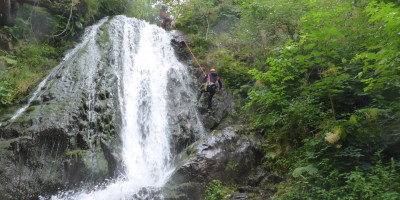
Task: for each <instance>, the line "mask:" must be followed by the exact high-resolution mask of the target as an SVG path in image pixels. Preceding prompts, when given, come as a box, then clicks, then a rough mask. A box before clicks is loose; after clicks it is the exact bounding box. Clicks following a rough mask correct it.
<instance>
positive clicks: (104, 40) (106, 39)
mask: <svg viewBox="0 0 400 200" xmlns="http://www.w3.org/2000/svg"><path fill="white" fill-rule="evenodd" d="M101 30H103V33H102V34H100V35H99V36H97V42H98V43H100V44H104V43H107V42H110V32H109V31H108V28H107V26H106V25H103V26H101Z"/></svg>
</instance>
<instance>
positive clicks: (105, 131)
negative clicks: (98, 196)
mask: <svg viewBox="0 0 400 200" xmlns="http://www.w3.org/2000/svg"><path fill="white" fill-rule="evenodd" d="M103 29H107V27H106V26H104V28H103ZM100 37H104V36H103V32H102V31H99V32H97V37H96V38H100ZM98 42H99V41H98V39H95V40H94V41H89V42H88V43H87V44H86V45H83V46H82V48H81V49H79V50H78V51H77V52H76V53H75V54H73V55H72V56H71V57H70V58H69V59H67V60H65V61H64V62H63V63H61V64H60V65H59V66H57V67H56V68H55V70H54V71H53V72H52V74H50V75H49V78H48V81H47V82H46V84H45V85H44V87H43V89H42V90H41V91H40V92H39V93H38V95H37V98H35V99H34V100H33V101H32V102H31V104H30V106H29V107H28V108H27V109H26V111H25V112H24V113H23V114H21V115H20V116H19V117H18V118H16V119H15V120H9V121H8V122H5V123H3V124H2V126H1V127H0V163H2V165H1V166H0V185H2V187H0V199H15V198H17V199H27V198H30V197H36V198H37V197H38V196H39V195H45V194H46V193H49V194H51V193H54V192H55V191H57V190H58V189H60V188H67V187H69V186H73V185H75V184H80V183H81V182H85V183H91V182H92V183H99V182H101V181H102V180H105V179H107V178H110V177H113V176H114V175H115V173H116V171H117V170H118V169H119V168H121V160H120V156H119V154H120V148H119V147H120V146H121V141H120V136H119V133H120V130H121V124H122V122H121V113H120V112H121V111H120V109H119V108H120V105H119V98H118V87H119V86H118V81H119V80H118V77H117V75H116V72H115V70H114V69H113V68H112V67H111V66H110V64H109V63H110V58H109V56H108V55H107V54H108V53H107V52H108V51H109V48H110V45H109V43H107V41H102V45H101V46H100V45H98ZM88 55H90V56H88ZM92 55H95V56H92ZM2 120H4V119H2ZM39 193H40V194H39Z"/></svg>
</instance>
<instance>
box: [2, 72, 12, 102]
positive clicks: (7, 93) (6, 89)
mask: <svg viewBox="0 0 400 200" xmlns="http://www.w3.org/2000/svg"><path fill="white" fill-rule="evenodd" d="M0 77H1V75H0ZM10 85H11V84H10V83H9V82H7V81H2V82H0V103H1V104H2V105H7V104H9V103H10V97H11V95H12V94H13V92H14V91H13V90H12V89H11V87H10Z"/></svg>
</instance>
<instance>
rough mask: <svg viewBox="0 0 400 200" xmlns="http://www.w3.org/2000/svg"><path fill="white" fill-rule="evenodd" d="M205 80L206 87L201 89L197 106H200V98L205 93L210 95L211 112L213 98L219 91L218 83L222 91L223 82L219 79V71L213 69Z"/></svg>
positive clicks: (209, 108)
mask: <svg viewBox="0 0 400 200" xmlns="http://www.w3.org/2000/svg"><path fill="white" fill-rule="evenodd" d="M204 80H205V81H206V84H205V85H204V87H202V88H201V89H200V91H199V94H198V95H197V100H196V104H198V102H199V100H200V97H201V95H202V94H203V93H204V92H208V93H210V95H209V96H208V112H211V107H212V98H213V96H214V94H215V92H216V91H217V85H216V83H217V82H218V84H219V89H220V90H221V88H222V82H221V79H220V78H219V76H218V74H217V70H215V69H211V70H210V73H208V74H207V75H206V76H205V77H204Z"/></svg>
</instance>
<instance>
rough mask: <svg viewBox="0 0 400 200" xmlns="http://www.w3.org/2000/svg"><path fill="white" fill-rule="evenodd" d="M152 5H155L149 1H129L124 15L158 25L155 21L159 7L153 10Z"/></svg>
mask: <svg viewBox="0 0 400 200" xmlns="http://www.w3.org/2000/svg"><path fill="white" fill-rule="evenodd" d="M153 4H155V2H154V1H149V0H131V1H129V3H128V5H127V8H126V11H125V14H126V16H128V17H134V18H137V19H142V20H146V21H149V22H153V23H154V22H155V23H158V21H156V20H155V19H156V18H157V17H158V15H159V9H160V7H159V6H156V7H155V8H153V7H152V5H153Z"/></svg>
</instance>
